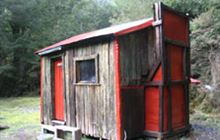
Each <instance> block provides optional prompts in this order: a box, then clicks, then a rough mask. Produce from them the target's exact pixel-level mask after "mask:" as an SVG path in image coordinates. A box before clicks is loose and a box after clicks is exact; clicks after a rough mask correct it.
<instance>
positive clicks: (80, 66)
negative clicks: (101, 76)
mask: <svg viewBox="0 0 220 140" xmlns="http://www.w3.org/2000/svg"><path fill="white" fill-rule="evenodd" d="M97 69H98V68H97V55H95V56H89V57H82V58H75V70H76V71H75V73H76V75H75V76H76V84H77V83H81V84H82V83H98V73H97Z"/></svg>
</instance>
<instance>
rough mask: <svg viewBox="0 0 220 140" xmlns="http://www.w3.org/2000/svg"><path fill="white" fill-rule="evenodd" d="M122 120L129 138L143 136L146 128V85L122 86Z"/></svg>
mask: <svg viewBox="0 0 220 140" xmlns="http://www.w3.org/2000/svg"><path fill="white" fill-rule="evenodd" d="M121 92H122V94H121V95H122V100H123V101H122V106H123V107H122V120H123V127H124V132H125V133H126V135H127V138H128V139H130V138H135V137H139V136H142V132H143V130H144V118H145V117H144V115H145V113H144V106H143V105H144V87H141V88H124V89H123V88H122V90H121Z"/></svg>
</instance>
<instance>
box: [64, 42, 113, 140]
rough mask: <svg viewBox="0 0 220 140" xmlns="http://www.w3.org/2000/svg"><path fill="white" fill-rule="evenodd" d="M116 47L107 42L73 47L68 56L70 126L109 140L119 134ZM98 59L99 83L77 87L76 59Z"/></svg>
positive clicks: (66, 70)
mask: <svg viewBox="0 0 220 140" xmlns="http://www.w3.org/2000/svg"><path fill="white" fill-rule="evenodd" d="M112 45H113V44H112V43H111V42H105V43H100V44H96V45H90V46H79V47H75V48H74V47H73V49H71V50H67V51H66V53H65V67H66V69H65V79H66V80H65V81H66V84H65V85H66V97H67V104H68V105H67V107H66V108H67V124H68V125H74V126H75V125H76V126H77V127H79V128H81V130H82V133H83V134H86V135H91V136H95V137H102V138H108V139H110V138H111V139H115V130H116V129H115V127H116V126H115V94H114V54H113V46H112ZM94 55H97V56H98V58H97V62H98V65H97V68H98V70H97V73H98V83H96V84H94V85H92V84H91V85H90V84H75V83H74V82H75V81H76V78H75V74H74V73H75V66H74V59H77V58H84V57H85V58H87V57H89V56H94ZM74 107H75V108H74ZM75 112H76V114H74V113H75ZM74 116H76V117H74Z"/></svg>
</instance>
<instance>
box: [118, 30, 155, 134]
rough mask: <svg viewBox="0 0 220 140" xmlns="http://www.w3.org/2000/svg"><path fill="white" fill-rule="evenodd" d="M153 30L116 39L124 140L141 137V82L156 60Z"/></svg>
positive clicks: (142, 112) (142, 113) (142, 107)
mask: <svg viewBox="0 0 220 140" xmlns="http://www.w3.org/2000/svg"><path fill="white" fill-rule="evenodd" d="M154 33H155V31H154V30H153V29H152V28H148V29H144V30H141V31H137V32H134V33H131V34H127V35H125V36H122V37H120V38H119V44H120V61H121V63H120V66H121V88H122V89H121V95H122V120H123V122H122V123H123V129H124V131H125V132H126V134H127V138H134V137H138V136H141V135H142V133H143V131H144V124H145V120H144V118H145V112H144V111H145V108H144V106H145V99H144V86H143V81H146V80H147V77H148V76H149V74H150V73H152V71H153V68H152V67H155V66H156V63H158V61H159V52H158V50H157V48H156V46H155V34H154Z"/></svg>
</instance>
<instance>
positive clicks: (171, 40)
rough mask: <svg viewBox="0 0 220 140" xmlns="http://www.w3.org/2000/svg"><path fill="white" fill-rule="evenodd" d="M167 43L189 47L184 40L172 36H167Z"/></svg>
mask: <svg viewBox="0 0 220 140" xmlns="http://www.w3.org/2000/svg"><path fill="white" fill-rule="evenodd" d="M165 43H166V44H170V45H175V46H178V47H184V48H185V47H186V48H187V47H189V45H188V44H187V43H185V42H183V41H179V40H174V39H170V38H167V37H166V38H165Z"/></svg>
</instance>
